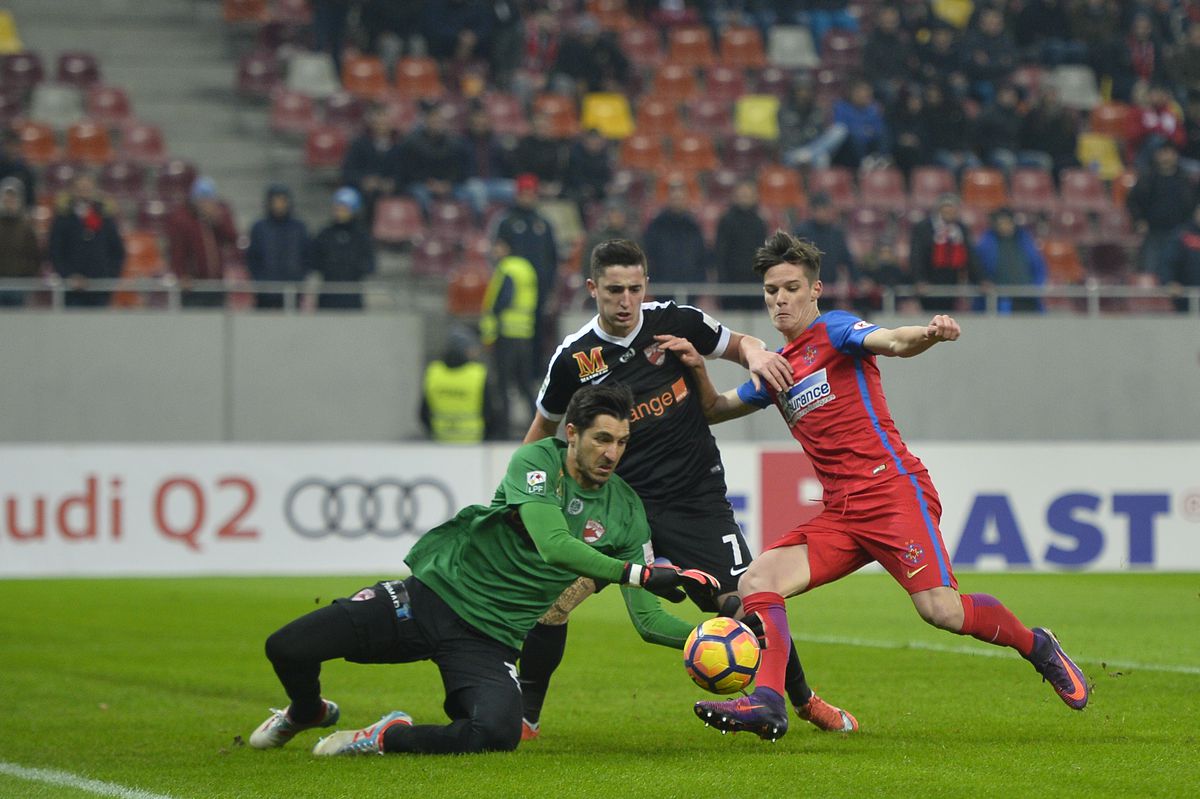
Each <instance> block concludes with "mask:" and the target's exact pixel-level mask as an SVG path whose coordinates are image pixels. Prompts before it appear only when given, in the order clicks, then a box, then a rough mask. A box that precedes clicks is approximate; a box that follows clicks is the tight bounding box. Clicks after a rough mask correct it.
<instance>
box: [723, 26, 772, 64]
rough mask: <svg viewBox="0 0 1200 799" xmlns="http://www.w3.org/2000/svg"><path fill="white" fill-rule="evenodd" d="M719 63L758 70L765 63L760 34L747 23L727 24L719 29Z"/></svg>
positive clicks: (764, 52) (765, 55)
mask: <svg viewBox="0 0 1200 799" xmlns="http://www.w3.org/2000/svg"><path fill="white" fill-rule="evenodd" d="M720 53H721V63H722V64H725V65H726V66H729V67H735V68H737V69H752V70H759V69H762V68H763V67H765V66H766V65H767V54H766V51H765V50H764V49H763V40H762V34H760V33H759V32H758V29H757V28H754V27H751V26H749V25H728V26H726V27H725V28H724V29H723V30H722V31H721V41H720Z"/></svg>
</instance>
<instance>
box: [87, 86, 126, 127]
mask: <svg viewBox="0 0 1200 799" xmlns="http://www.w3.org/2000/svg"><path fill="white" fill-rule="evenodd" d="M84 108H85V109H86V111H87V115H88V117H89V118H90V119H94V120H95V121H96V122H99V123H100V124H101V125H107V126H108V127H110V128H115V127H119V126H121V125H123V124H125V123H126V122H128V121H129V119H130V118H131V117H132V116H133V108H132V105H131V103H130V102H129V95H128V94H127V93H126V92H125V90H124V89H122V88H121V87H120V86H92V87H91V88H89V89H88V90H87V94H86V96H85V99H84Z"/></svg>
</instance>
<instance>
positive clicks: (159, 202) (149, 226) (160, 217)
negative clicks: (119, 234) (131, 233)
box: [136, 197, 171, 235]
mask: <svg viewBox="0 0 1200 799" xmlns="http://www.w3.org/2000/svg"><path fill="white" fill-rule="evenodd" d="M170 215H171V205H170V204H169V203H168V202H167V201H166V200H164V199H162V198H161V197H143V198H142V199H141V200H138V206H137V216H136V219H137V226H138V228H140V229H142V230H153V231H154V232H156V233H158V234H160V235H161V234H163V233H165V232H166V228H167V217H168V216H170Z"/></svg>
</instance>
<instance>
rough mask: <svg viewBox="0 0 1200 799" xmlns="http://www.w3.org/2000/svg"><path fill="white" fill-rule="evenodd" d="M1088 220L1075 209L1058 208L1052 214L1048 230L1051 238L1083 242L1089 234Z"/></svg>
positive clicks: (1047, 225) (1047, 226)
mask: <svg viewBox="0 0 1200 799" xmlns="http://www.w3.org/2000/svg"><path fill="white" fill-rule="evenodd" d="M1088 228H1089V225H1088V218H1087V215H1086V214H1085V213H1083V212H1082V211H1079V210H1077V209H1075V208H1062V207H1060V208H1058V209H1056V210H1055V211H1053V212H1052V213H1051V214H1050V218H1049V221H1048V222H1047V224H1046V230H1047V231H1048V233H1049V234H1050V236H1051V237H1053V238H1056V239H1066V240H1067V241H1083V240H1084V239H1085V238H1086V237H1087V236H1088V234H1089V230H1088Z"/></svg>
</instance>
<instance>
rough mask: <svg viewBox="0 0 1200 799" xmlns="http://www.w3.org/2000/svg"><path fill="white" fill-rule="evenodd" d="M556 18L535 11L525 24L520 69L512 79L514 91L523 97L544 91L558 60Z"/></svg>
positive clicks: (545, 12) (545, 10)
mask: <svg viewBox="0 0 1200 799" xmlns="http://www.w3.org/2000/svg"><path fill="white" fill-rule="evenodd" d="M558 47H559V19H558V16H557V15H556V14H554V13H552V12H551V11H550V10H549V9H545V8H540V9H537V10H534V11H533V12H532V14H531V15H530V17H529V19H528V21H527V22H526V23H525V38H524V41H523V42H522V48H521V62H520V69H518V70H517V73H516V75H515V76H514V82H513V91H515V92H516V93H517V94H518V95H519V96H521V97H522V98H525V99H528V98H529V97H531V96H533V95H535V94H537V93H538V92H540V91H542V90H543V89H545V88H546V84H547V82H548V78H549V76H550V70H551V69H552V68H553V67H554V63H555V62H556V61H557V60H558Z"/></svg>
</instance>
